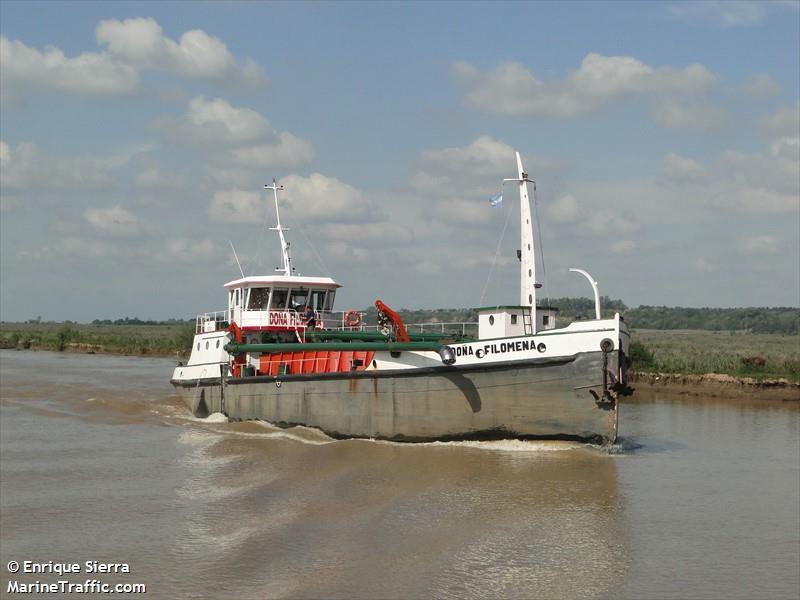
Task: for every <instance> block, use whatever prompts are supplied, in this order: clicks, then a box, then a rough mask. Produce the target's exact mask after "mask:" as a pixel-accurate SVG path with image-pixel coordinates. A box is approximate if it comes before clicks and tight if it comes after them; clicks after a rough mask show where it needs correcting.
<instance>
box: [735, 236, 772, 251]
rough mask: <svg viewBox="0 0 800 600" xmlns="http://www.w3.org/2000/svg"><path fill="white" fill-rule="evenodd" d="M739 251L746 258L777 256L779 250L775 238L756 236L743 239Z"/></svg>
mask: <svg viewBox="0 0 800 600" xmlns="http://www.w3.org/2000/svg"><path fill="white" fill-rule="evenodd" d="M739 250H740V251H741V253H742V254H745V255H748V256H751V255H770V254H777V253H778V252H779V250H780V243H779V242H778V239H777V238H776V237H775V236H772V235H756V236H753V237H748V238H745V239H743V240H742V241H741V243H740V245H739Z"/></svg>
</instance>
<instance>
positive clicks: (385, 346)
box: [225, 341, 456, 365]
mask: <svg viewBox="0 0 800 600" xmlns="http://www.w3.org/2000/svg"><path fill="white" fill-rule="evenodd" d="M317 350H323V351H326V350H328V351H334V352H337V351H345V352H346V351H358V350H361V351H364V350H366V351H373V352H403V351H406V352H413V351H416V352H426V351H427V352H437V353H438V354H439V357H440V358H441V359H442V362H443V363H444V364H446V365H452V364H453V363H454V362H456V359H455V353H454V352H453V349H452V348H451V347H450V346H445V345H444V344H439V343H436V342H362V341H353V342H306V343H304V344H301V343H295V342H292V343H285V344H236V343H233V342H231V343H230V344H226V345H225V351H226V352H227V353H228V354H234V355H235V354H244V353H246V352H262V353H265V354H274V353H278V352H314V351H317Z"/></svg>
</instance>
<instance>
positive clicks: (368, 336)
mask: <svg viewBox="0 0 800 600" xmlns="http://www.w3.org/2000/svg"><path fill="white" fill-rule="evenodd" d="M305 336H306V339H307V340H311V341H315V340H342V341H344V340H360V341H365V342H369V341H376V342H388V341H389V340H387V339H386V336H385V335H383V334H382V333H380V332H377V331H313V330H308V329H307V330H306V333H305ZM408 337H409V338H411V341H412V342H438V341H440V340H443V339H455V338H460V337H462V336H461V335H457V334H453V333H434V332H430V333H424V332H423V333H409V334H408Z"/></svg>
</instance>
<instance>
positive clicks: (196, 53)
mask: <svg viewBox="0 0 800 600" xmlns="http://www.w3.org/2000/svg"><path fill="white" fill-rule="evenodd" d="M96 38H97V43H98V44H100V45H101V46H106V47H107V50H103V51H100V52H83V53H81V54H78V55H77V56H73V57H69V56H66V55H65V54H64V52H63V51H62V50H61V49H59V48H55V47H52V46H48V47H46V48H45V49H44V50H38V49H36V48H32V47H30V46H28V45H26V44H25V43H24V42H22V41H20V40H9V39H8V38H6V37H5V36H0V91H1V95H2V101H3V105H4V107H5V108H8V107H15V106H18V105H20V104H21V103H22V97H23V96H24V95H26V94H29V93H32V92H34V91H53V92H57V93H61V94H72V95H77V96H98V97H109V96H122V95H129V94H133V93H136V92H138V91H139V90H140V88H141V80H142V73H144V72H145V71H162V72H167V73H171V74H173V75H176V76H178V77H183V78H189V79H205V80H209V81H213V82H216V83H220V84H226V85H241V86H247V87H254V86H260V85H263V84H265V83H266V82H267V78H266V76H265V74H264V72H263V70H262V69H261V67H260V66H258V65H257V64H256V63H255V62H254V61H253V60H251V59H249V58H247V59H245V60H243V61H241V62H237V61H236V59H235V58H234V57H233V56H232V55H231V53H230V52H229V51H228V49H227V47H226V46H225V44H224V43H223V42H222V41H221V40H220V39H218V38H216V37H214V36H212V35H209V34H207V33H206V32H204V31H201V30H192V31H187V32H185V33H184V34H182V35H181V37H180V40H179V41H177V42H176V41H174V40H172V39H170V38H168V37H166V36H164V34H163V32H162V29H161V26H160V25H159V24H158V23H157V22H156V21H155V20H154V19H149V18H147V19H145V18H135V19H126V20H124V21H118V20H116V19H111V20H107V21H101V22H100V23H99V24H98V25H97V29H96Z"/></svg>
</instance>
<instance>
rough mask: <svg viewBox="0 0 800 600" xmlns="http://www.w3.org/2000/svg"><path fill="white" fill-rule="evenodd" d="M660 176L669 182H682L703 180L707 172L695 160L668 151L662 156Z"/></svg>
mask: <svg viewBox="0 0 800 600" xmlns="http://www.w3.org/2000/svg"><path fill="white" fill-rule="evenodd" d="M661 176H662V179H663V180H666V181H668V182H670V183H676V184H682V183H697V182H701V181H704V180H706V178H707V177H708V173H707V171H706V169H705V168H704V167H703V166H702V165H701V164H700V163H698V162H697V161H695V160H692V159H691V158H687V157H685V156H680V155H679V154H675V153H674V152H670V153H668V154H667V155H666V156H665V157H664V162H663V164H662V167H661Z"/></svg>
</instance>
